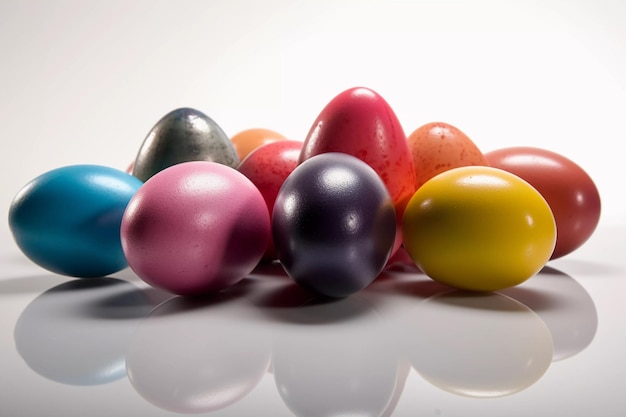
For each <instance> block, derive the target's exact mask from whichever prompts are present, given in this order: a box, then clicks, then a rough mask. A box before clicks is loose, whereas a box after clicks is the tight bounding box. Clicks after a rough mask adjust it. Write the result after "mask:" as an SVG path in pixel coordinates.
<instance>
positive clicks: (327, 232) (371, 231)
mask: <svg viewBox="0 0 626 417" xmlns="http://www.w3.org/2000/svg"><path fill="white" fill-rule="evenodd" d="M395 229H396V217H395V210H394V207H393V202H392V200H391V197H390V196H389V193H388V192H387V189H386V188H385V185H384V183H383V182H382V180H381V179H380V177H379V176H378V175H377V174H376V172H375V171H374V170H373V169H372V168H371V167H369V166H368V165H367V164H366V163H364V162H363V161H361V160H359V159H357V158H355V157H353V156H350V155H347V154H344V153H337V152H330V153H325V154H321V155H317V156H315V157H312V158H310V159H307V160H306V161H305V162H303V163H301V164H300V165H298V167H297V168H296V169H295V170H294V171H293V172H292V173H291V174H290V175H289V177H287V179H286V180H285V182H284V183H283V185H282V187H281V189H280V191H279V193H278V196H277V198H276V203H275V205H274V210H273V216H272V232H273V237H274V244H275V246H276V251H277V254H278V259H279V260H280V261H281V263H282V265H283V267H284V268H285V270H286V271H287V273H288V274H289V276H291V278H293V279H294V280H295V281H296V282H297V283H298V284H300V285H302V286H303V287H306V288H308V289H310V290H313V291H315V292H317V293H319V294H322V295H324V296H329V297H345V296H348V295H350V294H352V293H355V292H357V291H359V290H361V289H363V288H364V287H366V286H367V285H369V284H370V283H371V282H372V281H373V280H374V279H375V278H376V276H377V275H378V274H379V273H380V271H381V270H382V268H383V267H384V265H385V263H386V262H387V259H388V258H389V256H390V253H391V250H392V246H393V242H394V238H395Z"/></svg>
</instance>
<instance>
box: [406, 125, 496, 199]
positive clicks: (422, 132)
mask: <svg viewBox="0 0 626 417" xmlns="http://www.w3.org/2000/svg"><path fill="white" fill-rule="evenodd" d="M407 141H408V144H409V149H410V150H411V155H412V156H413V163H414V164H415V178H416V185H417V188H419V187H420V186H421V185H422V184H424V183H425V182H426V181H428V180H429V179H430V178H432V177H434V176H435V175H437V174H439V173H441V172H443V171H447V170H449V169H452V168H457V167H462V166H471V165H483V166H486V165H488V164H487V160H486V159H485V156H484V155H483V153H482V152H481V151H480V149H478V146H476V144H475V143H474V142H472V140H471V139H470V138H469V137H467V135H466V134H465V133H463V132H462V131H461V130H459V129H458V128H456V127H455V126H452V125H450V124H448V123H444V122H432V123H427V124H425V125H423V126H420V127H418V128H417V129H415V130H414V131H413V132H412V133H411V134H410V135H409V136H408V138H407Z"/></svg>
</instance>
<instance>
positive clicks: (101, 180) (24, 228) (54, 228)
mask: <svg viewBox="0 0 626 417" xmlns="http://www.w3.org/2000/svg"><path fill="white" fill-rule="evenodd" d="M141 185H142V182H141V181H139V180H138V179H137V178H135V177H133V176H131V175H129V174H127V173H125V172H123V171H120V170H117V169H114V168H109V167H105V166H99V165H71V166H66V167H62V168H57V169H54V170H52V171H48V172H46V173H44V174H42V175H40V176H39V177H37V178H35V179H33V180H32V181H31V182H29V183H28V184H26V185H25V186H24V187H23V188H22V189H21V190H20V191H19V192H18V193H17V195H16V196H15V198H14V199H13V201H12V202H11V206H10V209H9V226H10V228H11V232H12V233H13V237H14V239H15V242H16V243H17V245H18V247H19V248H20V249H21V250H22V252H23V253H24V254H25V255H26V256H27V257H28V258H30V259H31V260H32V261H33V262H34V263H36V264H38V265H39V266H41V267H42V268H45V269H47V270H49V271H52V272H55V273H58V274H62V275H69V276H74V277H98V276H105V275H108V274H111V273H114V272H117V271H119V270H121V269H124V268H125V267H126V266H128V265H127V263H126V259H125V258H124V253H123V251H122V245H121V243H120V223H121V221H122V215H123V213H124V210H125V209H126V205H127V204H128V202H129V201H130V199H131V197H132V196H133V195H134V194H135V192H136V191H137V190H138V189H139V188H140V187H141Z"/></svg>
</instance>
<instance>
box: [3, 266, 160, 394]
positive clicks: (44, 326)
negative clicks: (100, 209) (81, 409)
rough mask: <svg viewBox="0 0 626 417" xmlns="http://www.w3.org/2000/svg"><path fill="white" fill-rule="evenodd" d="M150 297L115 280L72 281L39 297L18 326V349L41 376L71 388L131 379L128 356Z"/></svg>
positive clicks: (148, 308)
mask: <svg viewBox="0 0 626 417" xmlns="http://www.w3.org/2000/svg"><path fill="white" fill-rule="evenodd" d="M151 308H152V306H151V304H150V299H149V298H148V297H147V296H146V294H144V292H142V291H141V290H139V289H138V288H137V287H135V286H134V285H133V284H130V283H128V282H126V281H122V280H119V279H115V278H90V279H88V280H72V281H69V282H66V283H63V284H61V285H58V286H56V287H54V288H52V289H50V290H48V291H46V292H44V293H43V294H41V295H40V296H38V297H37V298H35V299H34V300H33V301H32V302H31V303H30V304H29V305H28V306H27V307H26V308H25V309H24V311H23V312H22V314H21V315H20V317H19V319H18V320H17V323H16V325H15V330H14V337H15V345H16V348H17V351H18V352H19V354H20V356H21V357H22V358H23V359H24V361H25V362H26V364H27V365H28V366H29V367H30V368H31V369H32V370H33V371H35V372H37V373H38V374H39V375H41V376H43V377H45V378H48V379H50V380H53V381H56V382H60V383H63V384H68V385H98V384H105V383H109V382H112V381H115V380H117V379H120V378H122V377H124V376H126V370H125V353H126V348H127V346H128V343H130V339H131V338H132V335H133V333H134V332H135V328H136V326H137V322H138V320H139V319H140V318H142V317H144V316H145V315H147V314H148V312H149V311H150V309H151Z"/></svg>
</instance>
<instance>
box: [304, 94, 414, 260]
mask: <svg viewBox="0 0 626 417" xmlns="http://www.w3.org/2000/svg"><path fill="white" fill-rule="evenodd" d="M325 152H343V153H347V154H350V155H352V156H354V157H357V158H359V159H361V160H362V161H364V162H365V163H367V164H368V165H369V166H371V167H372V168H373V169H374V171H376V173H377V174H378V175H379V176H380V177H381V178H382V180H383V183H384V184H385V186H386V187H387V191H388V192H389V194H390V195H391V199H392V200H393V203H394V206H395V208H396V210H397V213H398V219H401V217H402V213H403V211H404V207H405V206H406V204H407V203H408V201H409V199H410V198H411V196H412V195H413V193H414V192H415V190H416V188H417V187H416V184H415V169H414V166H413V159H412V157H411V152H410V151H409V147H408V144H407V140H406V135H405V133H404V130H403V129H402V126H401V124H400V122H399V120H398V118H397V117H396V115H395V113H394V111H393V109H392V108H391V106H390V105H389V104H388V103H387V102H386V101H385V99H383V98H382V97H381V96H380V95H379V94H378V93H377V92H375V91H373V90H371V89H369V88H365V87H355V88H351V89H348V90H346V91H344V92H342V93H340V94H339V95H337V96H336V97H335V98H333V99H332V100H331V101H330V102H329V103H328V104H327V105H326V107H324V109H323V110H322V111H321V113H320V114H319V116H318V117H317V119H316V120H315V121H314V123H313V125H312V126H311V128H310V130H309V133H308V134H307V136H306V139H305V141H304V145H303V147H302V153H301V155H300V161H305V160H307V159H308V158H311V157H312V156H314V155H319V154H321V153H325ZM399 228H400V226H399V225H398V233H397V234H396V238H397V239H396V242H395V244H394V249H393V251H394V252H395V251H396V250H397V249H398V248H399V247H400V243H401V237H402V235H401V233H400V232H399V230H400V229H399Z"/></svg>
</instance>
